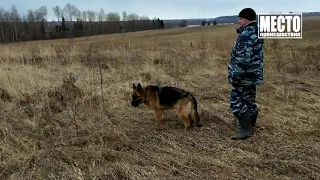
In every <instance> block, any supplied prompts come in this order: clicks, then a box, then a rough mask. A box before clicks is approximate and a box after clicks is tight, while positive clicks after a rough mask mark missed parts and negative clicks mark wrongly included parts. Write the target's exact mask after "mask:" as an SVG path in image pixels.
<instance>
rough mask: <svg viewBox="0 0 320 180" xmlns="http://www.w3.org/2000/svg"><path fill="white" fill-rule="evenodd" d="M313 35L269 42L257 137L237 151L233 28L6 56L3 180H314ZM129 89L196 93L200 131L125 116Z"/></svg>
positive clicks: (2, 71) (52, 46) (307, 31)
mask: <svg viewBox="0 0 320 180" xmlns="http://www.w3.org/2000/svg"><path fill="white" fill-rule="evenodd" d="M319 27H320V23H319V22H317V21H315V20H313V21H312V20H310V21H305V24H304V26H303V28H304V31H303V33H304V34H303V36H304V38H303V39H302V40H295V41H282V40H280V41H271V40H269V41H267V42H266V48H265V51H266V52H265V56H266V57H265V83H264V84H263V85H262V86H260V87H259V88H258V95H257V101H258V103H259V108H260V112H261V113H260V116H259V120H258V125H259V128H257V129H256V130H255V132H256V134H255V135H254V137H252V138H250V139H248V140H246V141H241V142H234V141H231V140H230V137H231V136H232V135H233V134H234V133H235V131H236V128H235V120H234V118H233V116H232V115H231V114H230V110H229V103H228V99H229V91H230V85H228V84H227V65H228V60H229V52H230V49H231V47H232V45H233V43H234V40H235V38H236V36H237V35H236V33H235V26H234V25H225V26H210V27H196V28H180V29H169V30H156V31H146V32H135V33H128V34H114V35H102V36H93V37H88V38H80V39H73V40H53V41H37V42H28V43H20V44H8V45H3V46H1V48H0V58H1V65H0V88H1V89H0V97H1V100H0V117H1V122H0V150H1V153H0V158H1V161H0V177H1V179H56V178H59V177H62V178H63V179H76V178H79V179H124V178H128V179H198V178H199V179H232V178H241V179H244V178H246V179H271V178H272V179H319V178H320V165H319V157H320V153H319V148H320V144H319V140H320V131H319V128H320V123H319V120H320V119H319V114H320V113H319V112H320V100H319V97H320V92H319V88H320V80H319V78H316V77H317V75H318V74H319V71H320V69H319V68H320V64H319V61H318V57H319V52H318V49H319V37H320V36H319V35H320V31H319ZM100 70H101V74H100ZM68 73H73V74H79V77H78V79H77V81H76V83H75V85H73V84H72V83H68V82H65V83H63V79H65V78H66V77H67V74H68ZM101 77H102V82H103V83H102V87H101ZM133 82H136V83H137V82H141V83H142V84H143V85H146V84H149V83H152V84H166V85H175V86H179V87H182V88H185V89H187V90H189V91H191V92H193V93H195V94H196V97H197V98H198V101H199V113H200V116H201V119H202V121H203V124H204V126H203V128H202V129H201V130H198V129H194V130H192V131H191V132H188V133H186V132H184V131H183V123H182V122H181V121H180V120H179V119H178V117H177V115H176V114H175V112H174V111H169V112H166V114H165V122H164V124H163V125H162V127H161V129H156V128H155V126H154V112H152V111H151V110H148V109H147V108H145V107H144V106H141V107H139V108H133V107H130V93H131V84H132V83H133ZM101 89H102V90H103V91H102V93H101ZM74 97H76V98H74ZM102 99H103V101H102Z"/></svg>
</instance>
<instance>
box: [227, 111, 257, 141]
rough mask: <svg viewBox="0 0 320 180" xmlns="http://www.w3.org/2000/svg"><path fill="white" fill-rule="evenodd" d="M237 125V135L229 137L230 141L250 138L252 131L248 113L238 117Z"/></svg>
mask: <svg viewBox="0 0 320 180" xmlns="http://www.w3.org/2000/svg"><path fill="white" fill-rule="evenodd" d="M238 120H239V125H238V128H239V129H238V134H236V135H235V136H233V137H231V139H232V140H243V139H247V138H248V137H250V136H252V129H251V119H250V114H249V111H247V112H246V113H244V114H243V115H242V116H240V117H238Z"/></svg>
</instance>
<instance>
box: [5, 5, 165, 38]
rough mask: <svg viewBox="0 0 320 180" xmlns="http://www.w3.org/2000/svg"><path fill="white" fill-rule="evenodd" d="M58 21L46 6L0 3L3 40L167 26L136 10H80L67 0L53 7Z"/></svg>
mask: <svg viewBox="0 0 320 180" xmlns="http://www.w3.org/2000/svg"><path fill="white" fill-rule="evenodd" d="M52 10H53V12H54V14H55V16H56V17H57V20H58V21H57V22H54V21H52V22H48V20H47V15H48V10H47V7H46V6H41V7H40V8H38V9H35V10H31V9H29V10H28V11H27V13H26V14H23V15H20V14H19V13H18V10H17V9H16V7H15V6H14V5H12V8H11V10H5V9H3V8H1V7H0V43H10V42H20V41H31V40H45V39H59V38H73V37H82V36H90V35H98V34H110V33H124V32H132V31H143V30H152V29H163V28H164V27H165V25H164V22H163V20H160V19H159V18H156V17H155V18H153V19H152V20H151V19H150V18H149V17H148V16H146V15H143V16H139V15H137V14H136V13H131V14H127V13H126V12H125V11H123V12H122V15H121V16H120V14H119V13H117V12H110V13H108V14H106V13H105V12H104V10H103V9H102V8H101V9H100V11H99V12H94V11H92V10H86V11H80V10H79V9H78V8H77V7H76V6H75V5H74V4H71V3H67V4H66V5H65V6H64V7H63V8H61V7H60V6H55V7H53V9H52Z"/></svg>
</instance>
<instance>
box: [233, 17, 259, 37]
mask: <svg viewBox="0 0 320 180" xmlns="http://www.w3.org/2000/svg"><path fill="white" fill-rule="evenodd" d="M256 23H257V21H256V20H253V21H250V22H249V23H248V24H246V25H244V26H243V27H239V28H237V33H238V34H240V33H241V32H242V31H243V30H244V29H245V28H246V27H248V26H251V25H252V24H256Z"/></svg>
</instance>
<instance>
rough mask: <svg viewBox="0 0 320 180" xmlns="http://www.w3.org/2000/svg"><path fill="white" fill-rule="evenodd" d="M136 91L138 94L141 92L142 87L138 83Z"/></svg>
mask: <svg viewBox="0 0 320 180" xmlns="http://www.w3.org/2000/svg"><path fill="white" fill-rule="evenodd" d="M137 91H138V92H141V91H142V86H141V84H140V83H139V84H138V87H137Z"/></svg>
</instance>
